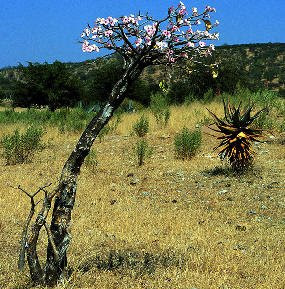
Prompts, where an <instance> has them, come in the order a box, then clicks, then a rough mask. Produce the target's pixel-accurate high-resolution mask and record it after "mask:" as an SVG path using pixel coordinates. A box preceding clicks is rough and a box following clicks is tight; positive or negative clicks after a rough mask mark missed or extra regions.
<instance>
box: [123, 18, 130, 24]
mask: <svg viewBox="0 0 285 289" xmlns="http://www.w3.org/2000/svg"><path fill="white" fill-rule="evenodd" d="M122 21H123V23H124V24H128V23H129V17H128V16H124V17H123V18H122Z"/></svg>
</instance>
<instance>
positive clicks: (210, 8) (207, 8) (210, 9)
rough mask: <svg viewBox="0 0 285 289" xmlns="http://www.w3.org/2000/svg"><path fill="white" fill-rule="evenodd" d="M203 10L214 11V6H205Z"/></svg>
mask: <svg viewBox="0 0 285 289" xmlns="http://www.w3.org/2000/svg"><path fill="white" fill-rule="evenodd" d="M205 12H216V8H214V7H211V6H206V8H205Z"/></svg>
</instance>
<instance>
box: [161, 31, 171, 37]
mask: <svg viewBox="0 0 285 289" xmlns="http://www.w3.org/2000/svg"><path fill="white" fill-rule="evenodd" d="M162 35H164V36H166V37H167V38H170V37H171V33H170V31H168V30H163V31H162Z"/></svg>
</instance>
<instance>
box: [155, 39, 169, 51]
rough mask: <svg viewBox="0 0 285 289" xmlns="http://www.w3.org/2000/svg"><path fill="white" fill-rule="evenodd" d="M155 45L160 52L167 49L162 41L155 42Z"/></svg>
mask: <svg viewBox="0 0 285 289" xmlns="http://www.w3.org/2000/svg"><path fill="white" fill-rule="evenodd" d="M155 44H156V46H157V47H158V48H159V49H161V50H163V49H164V48H167V47H168V44H167V43H166V42H164V41H157V42H156V43H155Z"/></svg>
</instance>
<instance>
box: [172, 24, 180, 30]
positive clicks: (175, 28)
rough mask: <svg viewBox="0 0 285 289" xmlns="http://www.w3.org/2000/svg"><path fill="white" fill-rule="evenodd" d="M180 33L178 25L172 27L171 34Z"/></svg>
mask: <svg viewBox="0 0 285 289" xmlns="http://www.w3.org/2000/svg"><path fill="white" fill-rule="evenodd" d="M177 30H178V31H179V28H178V26H176V25H173V26H172V27H171V32H175V31H177Z"/></svg>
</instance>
